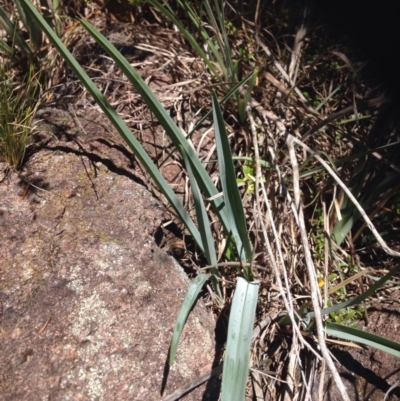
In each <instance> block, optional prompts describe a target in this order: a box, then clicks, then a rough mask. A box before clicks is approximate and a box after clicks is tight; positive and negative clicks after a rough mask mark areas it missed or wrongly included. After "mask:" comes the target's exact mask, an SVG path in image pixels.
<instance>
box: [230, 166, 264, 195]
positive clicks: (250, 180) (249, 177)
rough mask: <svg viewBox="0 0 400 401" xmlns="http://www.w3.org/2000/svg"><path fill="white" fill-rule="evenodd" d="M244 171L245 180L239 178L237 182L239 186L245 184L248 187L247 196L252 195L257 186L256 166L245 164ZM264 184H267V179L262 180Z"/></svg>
mask: <svg viewBox="0 0 400 401" xmlns="http://www.w3.org/2000/svg"><path fill="white" fill-rule="evenodd" d="M242 170H243V175H244V176H243V178H237V179H236V182H237V184H238V185H240V184H244V185H245V186H246V195H250V194H253V193H254V188H255V184H256V178H255V175H256V171H255V170H256V166H255V165H254V163H252V164H245V165H243V167H242ZM261 182H262V183H265V178H263V179H262V181H261Z"/></svg>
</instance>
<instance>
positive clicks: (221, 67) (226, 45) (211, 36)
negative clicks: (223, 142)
mask: <svg viewBox="0 0 400 401" xmlns="http://www.w3.org/2000/svg"><path fill="white" fill-rule="evenodd" d="M147 2H148V3H149V4H151V5H152V6H153V7H155V8H156V9H157V10H159V11H160V12H161V13H162V14H163V15H164V16H166V17H167V18H168V19H169V20H170V21H171V22H172V23H173V24H174V25H175V26H176V27H177V28H178V29H179V31H180V32H181V33H182V34H183V36H184V37H185V39H186V40H187V41H188V42H189V43H190V45H191V46H192V47H193V49H194V50H195V51H196V52H197V54H198V55H199V56H200V58H201V59H202V61H203V62H204V64H205V65H206V66H207V68H208V69H209V71H210V72H211V75H212V76H213V77H214V78H215V80H216V82H217V84H218V86H219V87H221V88H222V89H223V90H224V91H225V92H226V94H227V96H226V97H227V98H229V97H231V96H233V97H234V99H235V102H236V107H237V112H238V116H239V120H240V122H241V123H243V122H244V121H245V120H246V106H247V105H248V102H249V99H250V96H251V93H252V90H253V88H254V85H255V83H256V80H257V74H258V72H257V70H256V69H254V71H252V72H250V74H249V75H248V76H247V77H245V78H244V79H243V80H242V77H241V69H240V62H241V60H240V57H241V55H240V54H238V55H237V57H236V58H234V57H233V51H232V47H231V44H230V41H229V38H228V33H227V28H226V18H225V10H224V6H225V4H224V3H225V2H224V1H220V0H213V1H212V2H210V1H209V0H204V1H201V2H191V1H186V0H184V1H182V0H177V1H176V4H177V5H178V6H179V7H180V8H181V10H182V11H183V12H184V14H185V15H186V16H187V17H188V18H189V20H190V21H191V23H192V24H193V27H194V30H195V31H196V33H197V35H194V34H193V33H192V32H191V31H190V30H189V29H188V27H187V26H186V25H185V24H184V23H183V22H182V21H181V20H180V19H179V17H178V15H177V13H176V12H175V11H174V10H173V9H172V7H171V6H170V5H169V4H168V2H167V1H162V0H160V1H159V0H147ZM204 21H207V23H205V22H204ZM197 37H199V39H196V38H197ZM243 81H244V82H243ZM245 82H246V83H247V87H246V89H244V86H243V84H244V83H245ZM238 84H240V85H239V88H240V90H238V86H237V85H238Z"/></svg>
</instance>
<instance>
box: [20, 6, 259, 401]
mask: <svg viewBox="0 0 400 401" xmlns="http://www.w3.org/2000/svg"><path fill="white" fill-rule="evenodd" d="M21 3H22V4H23V8H24V10H26V12H27V13H29V15H31V16H32V17H33V19H34V21H35V23H37V24H38V25H39V26H40V28H41V29H42V30H43V32H44V33H45V34H46V35H47V37H48V38H49V40H50V42H51V43H52V44H53V45H54V46H55V47H56V48H57V50H58V51H59V53H60V54H61V55H62V57H63V58H64V59H65V61H66V62H67V63H68V65H69V67H70V68H71V69H72V70H73V72H74V73H75V74H76V76H77V77H78V78H79V79H80V81H81V82H82V84H83V85H84V86H85V88H86V89H87V90H88V92H89V93H90V94H91V95H92V96H93V98H94V99H95V100H96V102H97V104H98V105H99V106H100V107H101V109H102V110H103V112H104V113H105V114H106V116H107V117H108V118H109V120H110V121H111V122H112V123H113V125H114V126H115V128H116V129H117V131H118V132H119V133H120V135H121V136H122V138H123V139H124V140H125V141H126V143H127V144H128V145H129V147H130V148H131V149H132V151H133V152H134V154H135V155H136V157H137V158H138V160H139V161H140V162H141V164H142V165H143V167H144V168H145V169H146V170H147V172H148V173H149V175H150V176H151V178H152V179H153V181H154V183H155V184H156V185H157V187H158V188H159V190H160V191H161V192H162V193H163V194H164V195H165V197H166V199H167V200H168V202H169V204H170V205H171V207H172V208H173V209H174V210H175V212H176V214H177V216H178V217H179V218H180V219H181V221H182V222H183V223H184V224H185V226H186V228H187V229H188V231H189V232H190V234H191V235H192V237H193V239H194V241H195V242H196V244H197V246H198V249H199V250H200V251H201V252H202V253H203V254H204V257H205V258H206V260H207V262H208V263H209V264H210V265H215V264H216V263H217V262H218V260H217V253H216V250H215V246H214V242H213V233H212V232H211V229H210V226H211V224H210V221H209V218H208V214H207V212H206V207H205V204H204V200H203V199H204V198H208V199H209V200H210V199H211V200H210V202H211V205H212V207H213V210H214V212H215V213H216V215H217V216H218V218H219V220H220V222H221V224H222V226H223V227H224V229H225V233H226V238H227V240H228V243H229V244H230V246H231V248H232V249H234V250H235V254H236V257H237V260H238V261H239V262H241V266H243V267H239V268H238V273H239V277H238V279H237V283H236V290H235V294H234V297H233V302H232V308H231V315H230V320H229V330H228V341H227V350H226V355H225V362H224V370H223V380H222V399H223V400H226V401H228V400H229V401H234V400H243V399H244V397H245V389H246V383H247V378H248V372H249V360H250V341H251V333H252V329H253V324H254V316H255V311H256V304H257V299H258V286H259V284H258V282H257V281H254V280H253V275H252V271H251V268H250V267H249V266H250V264H251V262H252V258H253V252H252V247H251V244H250V241H249V237H248V233H247V226H246V220H245V215H244V210H243V206H242V203H241V198H240V194H239V191H238V187H237V183H236V176H235V172H234V167H233V161H232V154H231V151H230V146H229V141H228V136H227V133H226V129H225V124H224V121H223V117H222V113H221V109H220V104H219V102H218V99H217V96H216V94H215V93H212V114H213V118H214V130H215V137H216V143H217V153H218V165H219V174H220V179H221V191H220V190H218V189H217V188H216V186H215V184H214V183H213V181H212V179H211V177H210V176H209V174H208V173H207V171H206V169H205V168H204V166H203V164H202V163H201V161H200V159H199V157H198V155H197V154H196V153H195V151H194V150H193V148H192V147H191V146H190V144H189V141H188V140H187V138H186V137H185V136H184V135H183V134H182V132H181V131H180V129H179V128H178V127H177V126H176V124H175V123H174V121H173V120H172V119H171V117H170V116H169V114H168V112H167V111H166V110H165V109H164V108H163V106H162V105H161V103H160V102H159V101H158V99H157V98H156V97H155V95H154V93H153V92H152V91H151V90H150V88H149V87H148V85H147V84H146V83H145V82H144V81H143V79H142V78H141V77H140V75H139V74H138V73H137V71H136V70H135V69H134V68H133V67H132V66H131V65H130V64H129V63H128V61H127V60H126V59H125V58H124V57H122V56H121V54H120V53H119V52H118V51H117V50H116V49H115V47H114V46H113V45H112V44H111V43H110V42H109V41H108V40H107V39H106V38H105V37H104V36H103V35H101V34H100V33H99V32H98V31H97V30H96V29H95V28H94V27H93V26H92V25H90V24H89V23H88V22H87V21H85V20H81V24H82V25H83V27H84V28H85V29H86V30H87V31H88V32H89V33H90V35H91V36H92V37H93V38H94V39H95V40H96V42H97V43H98V44H99V45H100V46H101V47H102V48H103V49H104V51H105V52H106V53H107V54H108V55H109V56H110V57H111V58H112V59H113V60H114V61H115V63H116V64H117V65H118V67H119V68H120V69H121V70H122V71H123V73H124V74H125V75H126V77H127V78H128V79H129V80H130V82H131V83H132V84H133V85H134V87H135V88H136V90H137V91H138V93H139V94H140V95H141V97H142V99H143V101H144V102H145V103H146V104H147V105H148V106H149V108H150V109H151V111H152V112H153V114H154V115H155V116H156V118H157V119H158V121H159V122H160V124H161V125H162V126H163V128H164V129H165V132H166V133H167V135H168V136H169V137H170V139H171V140H172V142H173V144H174V145H175V147H176V149H177V150H178V151H179V152H180V153H181V155H182V158H183V159H184V161H185V164H186V169H187V173H188V175H189V179H190V182H191V186H192V191H193V197H194V200H195V208H196V217H197V219H196V220H197V224H196V223H195V222H194V221H193V220H192V218H191V217H190V216H189V214H188V212H187V211H186V210H185V209H184V207H183V205H182V203H181V202H180V200H179V199H178V197H177V196H176V195H175V193H174V192H173V191H172V189H171V188H170V186H169V184H168V183H167V182H166V181H165V179H164V178H163V176H162V175H161V173H160V172H159V170H158V169H157V167H156V166H155V165H154V163H153V161H152V160H151V159H150V157H149V155H148V154H147V153H146V151H145V150H144V149H143V147H142V146H141V144H140V143H139V141H138V140H137V139H136V138H135V137H134V136H133V134H132V133H131V132H130V130H129V128H128V127H127V125H126V124H125V123H124V122H123V121H122V119H121V118H120V117H119V115H118V114H117V112H116V111H115V110H114V109H113V108H112V106H111V105H110V104H109V102H108V101H107V99H106V98H105V97H104V96H103V95H102V93H101V92H100V90H99V89H98V88H97V87H96V85H95V84H94V83H93V81H92V80H91V79H90V78H89V76H88V75H87V74H86V72H85V71H84V70H83V68H82V67H81V66H80V65H79V63H78V62H77V61H76V60H75V59H74V58H73V56H72V55H71V53H70V52H69V51H68V50H67V48H66V47H65V46H64V44H63V43H62V42H61V40H60V39H59V38H58V36H57V34H56V33H55V32H54V30H53V29H52V28H51V26H50V25H49V24H48V23H47V22H46V20H45V18H43V16H42V15H41V14H40V13H39V12H38V11H37V10H36V9H35V7H34V6H33V5H32V3H31V2H29V1H28V0H21ZM221 193H222V196H220V195H221ZM208 280H211V281H212V283H214V286H215V289H216V292H217V294H220V295H221V291H220V289H219V284H218V270H217V269H213V270H212V271H211V273H210V274H199V275H198V276H197V278H196V279H195V280H194V281H193V283H192V285H191V287H190V288H189V291H188V293H187V295H186V297H185V300H184V302H183V304H182V307H181V311H180V313H179V316H178V318H177V322H176V326H175V330H174V333H173V337H172V341H171V346H170V351H169V361H168V363H169V364H170V365H171V364H172V363H173V362H174V358H175V355H176V350H177V345H178V342H179V337H180V335H181V332H182V330H183V326H184V324H185V321H186V319H187V316H188V314H189V312H190V310H191V308H192V306H193V304H194V303H195V302H196V300H197V297H198V294H199V292H200V290H201V288H202V287H203V285H204V284H205V282H206V281H208Z"/></svg>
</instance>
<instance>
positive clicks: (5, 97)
mask: <svg viewBox="0 0 400 401" xmlns="http://www.w3.org/2000/svg"><path fill="white" fill-rule="evenodd" d="M39 92H40V85H39V83H38V81H37V79H36V76H35V75H33V72H32V71H31V72H29V73H27V74H26V75H25V77H24V79H22V80H21V79H18V80H17V79H16V78H14V77H13V75H12V73H11V71H7V70H5V69H4V68H3V67H0V160H1V161H5V162H6V163H8V164H10V165H11V166H13V167H14V168H18V167H20V165H21V162H22V160H23V157H24V154H25V149H26V146H27V143H28V140H29V136H30V134H31V132H32V119H33V116H34V113H35V110H36V107H37V104H38V101H37V97H38V95H39Z"/></svg>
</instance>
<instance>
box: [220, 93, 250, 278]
mask: <svg viewBox="0 0 400 401" xmlns="http://www.w3.org/2000/svg"><path fill="white" fill-rule="evenodd" d="M213 114H214V130H215V138H216V144H217V153H218V164H219V173H220V178H221V185H222V191H223V194H224V201H225V206H226V210H227V215H228V219H229V226H230V227H231V231H230V233H229V234H231V235H232V238H233V240H234V242H235V246H236V248H237V252H238V255H239V258H240V260H241V261H242V262H251V261H252V250H251V246H250V241H249V237H248V236H247V225H246V219H245V216H244V211H243V205H242V199H241V198H240V194H239V190H238V187H237V183H236V175H235V170H234V167H233V160H232V153H231V149H230V145H229V140H228V135H227V133H226V129H225V124H224V119H223V117H222V113H221V109H220V108H219V104H218V99H217V96H216V94H215V93H214V92H213ZM246 270H247V271H245V273H246V274H245V276H246V278H247V279H248V280H249V281H251V277H252V274H251V268H249V269H246Z"/></svg>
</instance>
